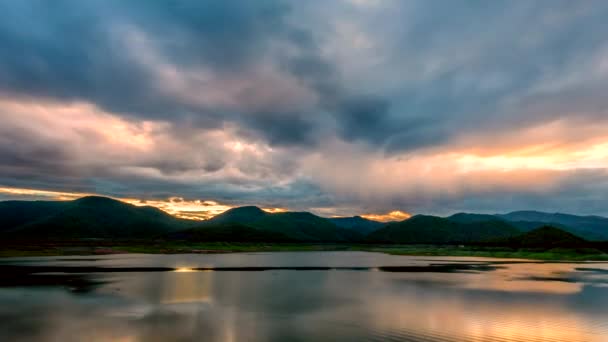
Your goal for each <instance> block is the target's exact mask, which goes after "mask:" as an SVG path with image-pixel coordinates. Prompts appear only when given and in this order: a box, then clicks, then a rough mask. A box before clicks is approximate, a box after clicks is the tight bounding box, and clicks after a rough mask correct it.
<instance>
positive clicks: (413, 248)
mask: <svg viewBox="0 0 608 342" xmlns="http://www.w3.org/2000/svg"><path fill="white" fill-rule="evenodd" d="M0 247H1V248H0V260H1V259H3V258H11V257H36V256H38V257H45V256H77V255H82V256H87V255H88V256H90V255H111V254H135V253H142V254H226V253H251V252H338V251H361V252H376V253H385V254H390V255H409V256H446V257H486V258H501V259H528V260H542V261H608V254H606V253H602V252H600V251H598V250H593V249H563V248H553V249H543V250H541V249H511V248H507V247H474V246H440V245H364V244H313V243H311V244H305V243H302V244H276V243H275V244H263V243H220V242H217V243H191V244H176V243H153V244H143V243H116V244H105V243H104V244H102V245H94V244H91V243H90V242H88V243H83V244H78V243H73V244H72V243H57V244H53V243H47V244H44V245H33V244H28V245H2V246H0Z"/></svg>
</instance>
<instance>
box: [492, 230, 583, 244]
mask: <svg viewBox="0 0 608 342" xmlns="http://www.w3.org/2000/svg"><path fill="white" fill-rule="evenodd" d="M493 243H494V244H499V245H507V246H511V247H524V248H556V247H566V248H567V247H570V248H578V247H587V246H588V245H589V243H588V242H587V241H586V240H584V239H582V238H580V237H578V236H576V235H574V234H571V233H568V232H566V231H564V230H562V229H559V228H555V227H551V226H543V227H540V228H536V229H534V230H531V231H529V232H526V233H524V234H521V235H519V236H515V237H511V238H507V239H498V240H496V241H493Z"/></svg>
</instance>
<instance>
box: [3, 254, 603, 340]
mask: <svg viewBox="0 0 608 342" xmlns="http://www.w3.org/2000/svg"><path fill="white" fill-rule="evenodd" d="M16 265H18V266H16ZM89 267H96V268H95V269H92V268H89ZM251 267H258V268H251ZM259 267H265V268H269V269H266V270H262V269H260V268H259ZM309 267H312V269H311V268H309ZM316 267H321V268H318V269H317V268H316ZM324 267H329V269H325V268H324ZM110 268H111V269H110ZM0 269H1V270H2V271H3V273H4V274H5V275H4V276H3V278H0V279H1V281H0V340H2V341H368V340H376V341H390V340H395V341H496V342H509V341H547V342H559V341H576V342H580V341H593V342H596V341H597V342H599V341H602V342H606V341H608V264H606V263H603V264H602V263H586V264H564V263H561V264H555V263H554V264H548V263H534V262H516V261H509V260H492V259H472V258H429V257H408V256H389V255H384V254H376V253H359V252H319V253H316V252H308V253H253V254H222V255H112V256H104V257H62V258H57V257H48V258H21V259H2V260H0ZM197 269H198V270H197ZM109 271H112V272H109ZM116 271H119V272H116Z"/></svg>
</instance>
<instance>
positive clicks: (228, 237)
mask: <svg viewBox="0 0 608 342" xmlns="http://www.w3.org/2000/svg"><path fill="white" fill-rule="evenodd" d="M168 237H169V238H170V239H178V240H188V241H205V242H292V241H293V239H291V238H289V237H287V236H286V235H285V234H282V233H277V232H270V231H265V230H259V229H255V228H252V227H249V226H246V225H243V224H239V223H220V224H217V225H213V226H202V227H196V228H190V229H186V230H180V231H178V232H173V233H170V234H168Z"/></svg>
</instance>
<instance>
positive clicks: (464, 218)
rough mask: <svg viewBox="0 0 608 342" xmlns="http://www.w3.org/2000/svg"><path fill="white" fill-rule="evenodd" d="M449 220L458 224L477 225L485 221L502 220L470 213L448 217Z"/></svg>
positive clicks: (492, 216) (493, 216)
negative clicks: (476, 223)
mask: <svg viewBox="0 0 608 342" xmlns="http://www.w3.org/2000/svg"><path fill="white" fill-rule="evenodd" d="M447 219H448V220H450V221H453V222H458V223H475V222H484V221H495V220H502V219H501V218H498V217H496V216H495V215H487V214H470V213H458V214H454V215H452V216H449V217H447Z"/></svg>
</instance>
